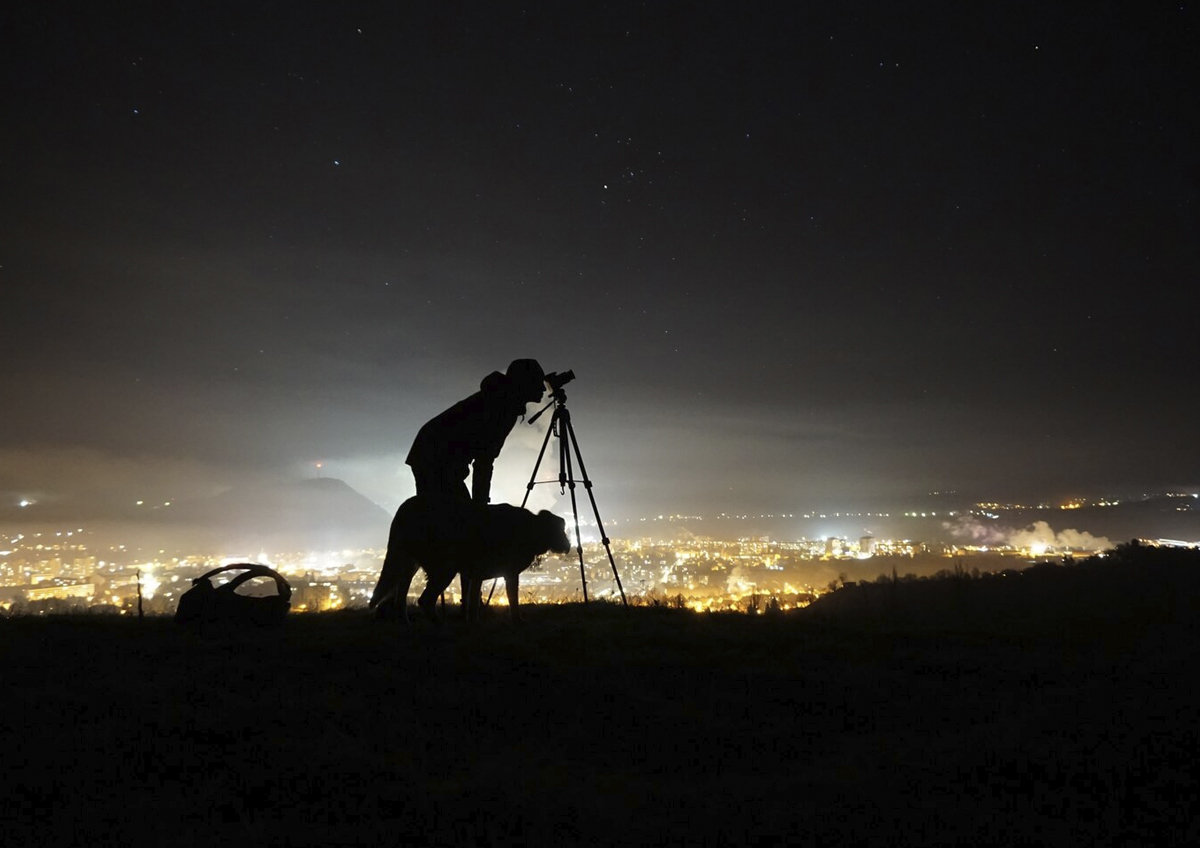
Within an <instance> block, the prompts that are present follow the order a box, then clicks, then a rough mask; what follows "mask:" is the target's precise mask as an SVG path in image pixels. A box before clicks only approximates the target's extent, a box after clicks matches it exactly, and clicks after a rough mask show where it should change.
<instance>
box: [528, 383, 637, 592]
mask: <svg viewBox="0 0 1200 848" xmlns="http://www.w3.org/2000/svg"><path fill="white" fill-rule="evenodd" d="M567 373H568V374H569V375H570V377H574V374H571V373H570V372H567ZM568 379H569V378H568ZM564 382H565V381H564ZM552 396H553V400H551V401H550V403H548V404H546V405H545V406H544V407H542V408H541V409H540V410H539V411H538V412H537V413H536V414H534V415H533V416H532V417H531V418H530V419H529V423H530V424H533V423H534V422H535V421H537V420H538V419H539V418H541V416H542V413H543V412H545V411H546V410H547V409H549V408H550V407H551V406H553V407H554V413H553V415H551V416H550V429H548V430H547V431H546V438H545V439H543V440H542V449H541V450H540V451H538V458H537V462H535V463H534V464H533V473H532V474H530V475H529V484H528V485H527V486H526V487H525V497H524V498H523V499H522V500H521V506H522V507H524V506H525V504H526V502H528V500H529V495H530V493H532V492H533V487H534V486H535V485H536V484H537V483H538V482H542V483H553V482H555V481H553V480H541V481H538V480H537V473H538V468H539V467H540V466H541V464H542V457H544V456H545V455H546V446H547V445H548V444H550V437H551V436H554V437H556V438H557V439H558V481H557V482H558V485H559V487H560V488H561V489H562V491H563V492H566V491H567V489H570V490H571V512H573V513H574V515H575V550H576V551H577V552H578V554H579V579H580V581H581V582H582V583H583V602H584V603H585V604H586V603H587V602H588V587H587V574H586V573H585V570H584V566H583V541H582V539H581V538H580V534H579V505H578V503H576V500H575V482H576V481H575V474H574V466H573V465H572V464H571V454H572V452H574V454H575V461H576V462H578V463H579V475H580V477H582V478H583V487H584V488H585V489H587V493H588V498H589V499H590V500H591V502H592V512H593V513H595V515H596V526H597V527H598V528H600V540H601V541H602V542H604V550H605V551H606V552H607V553H608V564H609V565H610V566H612V573H613V577H615V578H616V580H617V590H618V591H619V592H620V593H621V603H622V604H623V605H625V606H629V601H628V600H626V598H625V588H624V587H623V586H622V585H621V575H620V574H618V573H617V563H616V561H615V560H614V559H613V554H612V548H611V547H610V546H609V539H608V534H607V533H606V532H604V523H603V522H601V521H600V509H599V507H597V506H596V496H595V495H594V494H592V481H591V480H590V479H588V475H587V469H586V468H585V467H584V465H583V454H581V453H580V452H579V440H578V439H576V438H575V428H574V427H573V426H571V410H569V409H567V395H566V392H564V391H563V390H562V386H561V385H559V386H558V387H556V388H554V389H553V395H552Z"/></svg>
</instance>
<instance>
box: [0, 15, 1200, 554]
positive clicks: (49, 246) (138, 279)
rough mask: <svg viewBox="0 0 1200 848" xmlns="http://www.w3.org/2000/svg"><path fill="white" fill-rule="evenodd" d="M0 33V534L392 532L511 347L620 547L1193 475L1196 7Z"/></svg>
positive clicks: (27, 25)
mask: <svg viewBox="0 0 1200 848" xmlns="http://www.w3.org/2000/svg"><path fill="white" fill-rule="evenodd" d="M3 14H4V26H3V31H4V33H5V50H4V51H3V56H2V57H0V62H2V63H3V69H4V79H5V81H6V83H5V87H6V95H5V99H6V102H7V104H8V115H9V116H10V120H9V121H7V122H6V129H5V131H4V132H3V133H0V161H3V163H4V165H5V167H4V169H3V175H2V177H0V180H2V183H0V185H2V186H3V189H2V197H3V223H4V226H3V235H2V236H0V281H2V285H3V291H4V293H5V294H4V298H5V309H4V310H3V316H2V317H0V356H3V360H4V363H5V367H4V368H3V369H2V370H0V392H2V394H3V397H4V398H5V412H4V426H3V428H2V429H0V495H2V498H0V500H2V502H0V523H8V524H11V523H13V522H27V521H39V520H40V521H48V522H56V521H78V522H83V523H87V522H92V521H98V520H102V519H115V518H122V519H124V518H128V517H129V516H130V514H131V511H132V510H133V507H134V506H135V505H137V502H138V501H142V502H143V503H142V504H141V505H142V506H145V505H154V506H156V507H157V506H160V505H162V504H166V503H168V502H186V501H189V500H195V499H201V498H204V497H208V496H212V495H215V494H218V493H220V492H222V491H225V490H229V489H238V488H245V487H250V488H253V487H255V486H259V485H265V484H268V483H269V484H272V485H274V484H276V483H278V482H280V481H284V482H286V481H291V480H302V479H308V478H315V477H317V476H318V475H320V476H324V477H330V478H335V479H340V480H344V481H346V482H347V483H348V484H349V485H350V486H352V487H353V488H355V489H356V490H358V491H360V492H362V493H363V494H364V495H365V496H366V497H367V498H369V499H370V500H372V501H374V502H375V503H377V504H380V505H381V506H382V507H383V508H384V509H385V510H391V509H392V508H394V507H395V505H396V504H397V503H399V502H400V501H401V500H402V499H403V498H405V497H407V496H408V495H410V494H411V493H412V491H413V488H412V480H411V476H410V474H409V471H408V469H407V468H406V467H405V465H404V462H403V460H404V456H405V454H406V452H407V450H408V447H409V445H410V443H411V441H412V438H413V436H414V434H415V433H416V431H417V429H418V428H419V427H420V425H421V424H422V423H423V422H424V421H425V420H427V419H428V418H429V417H430V416H432V415H434V414H436V413H437V412H438V411H440V410H441V409H443V408H445V407H446V406H448V405H450V404H451V403H453V402H455V401H457V400H459V399H461V398H462V397H465V396H466V395H468V394H470V393H471V392H472V391H474V390H476V388H477V387H478V384H479V381H480V380H481V379H482V378H483V377H484V376H485V375H486V374H488V373H489V372H490V371H492V370H496V369H501V370H502V369H503V368H504V366H505V365H506V364H507V363H508V362H509V361H510V360H511V359H514V358H517V357H536V358H537V359H538V360H539V361H540V362H541V363H542V364H543V365H544V366H545V367H546V369H547V370H566V369H573V370H574V371H575V373H576V375H577V379H576V381H575V382H573V383H572V384H570V385H569V386H568V387H567V394H568V395H569V398H570V405H571V409H572V411H573V413H574V419H575V425H576V429H577V431H578V436H579V440H580V445H581V448H582V450H583V453H584V456H585V458H586V460H587V462H588V471H589V472H590V475H591V477H592V478H593V479H594V481H595V483H596V492H597V496H598V498H599V500H600V503H601V506H602V508H603V509H604V510H605V512H606V513H607V514H609V515H613V516H617V517H621V518H626V519H632V518H636V517H638V516H652V515H658V514H663V513H682V514H704V515H708V516H711V515H717V514H720V513H722V512H739V511H745V512H754V513H778V512H792V511H797V512H799V511H803V510H804V509H812V508H818V507H820V508H830V509H834V508H836V509H860V508H882V507H886V508H890V509H903V508H904V505H905V504H906V503H907V502H908V501H909V500H911V499H912V498H914V497H924V496H927V495H928V493H930V492H945V491H955V492H959V493H962V498H963V500H964V501H965V502H968V503H969V502H971V501H972V500H1016V499H1033V500H1040V499H1050V500H1056V502H1057V500H1061V499H1065V498H1069V497H1073V496H1088V497H1092V498H1100V497H1102V496H1105V495H1111V496H1123V495H1127V494H1131V493H1154V492H1167V491H1174V492H1184V493H1188V492H1195V491H1196V489H1197V486H1198V485H1200V476H1198V474H1197V469H1198V468H1200V462H1198V460H1200V453H1198V452H1200V447H1198V442H1197V440H1196V439H1195V438H1194V437H1193V436H1192V435H1191V433H1190V422H1191V417H1192V415H1193V413H1194V410H1193V409H1192V406H1193V401H1192V399H1191V396H1190V392H1189V387H1190V384H1191V382H1192V381H1191V380H1190V378H1189V375H1188V372H1187V370H1186V369H1188V368H1189V367H1190V363H1191V356H1190V347H1189V343H1190V341H1191V339H1192V338H1193V337H1194V322H1195V318H1194V316H1195V311H1196V310H1195V307H1196V305H1197V304H1196V291H1197V288H1196V285H1195V283H1196V272H1197V268H1198V264H1200V263H1198V261H1197V260H1198V256H1197V241H1196V238H1195V233H1196V232H1200V221H1198V220H1197V209H1196V186H1197V184H1198V181H1197V174H1196V166H1195V156H1194V153H1193V148H1194V143H1193V142H1194V138H1195V120H1196V117H1195V116H1196V109H1195V103H1194V93H1193V92H1192V90H1191V88H1190V84H1188V83H1186V79H1188V78H1190V74H1188V73H1187V70H1188V69H1189V68H1190V64H1191V62H1190V61H1189V60H1188V59H1187V58H1186V57H1187V55H1188V51H1190V49H1191V46H1192V45H1193V44H1194V43H1195V36H1196V23H1195V11H1194V10H1193V9H1191V8H1190V7H1186V6H1183V7H1181V6H1178V5H1148V6H1140V7H1137V8H1133V7H1129V6H1122V5H1120V4H1111V5H1110V4H1100V5H1093V6H1089V7H1087V8H1086V9H1081V10H1080V11H1078V12H1076V11H1071V10H1068V9H1066V8H1065V7H1064V8H1051V7H1045V6H1044V5H1017V6H1012V5H1002V6H993V5H984V6H981V5H978V4H970V5H963V4H934V5H925V6H922V7H921V8H920V9H919V10H913V9H911V8H901V7H895V6H891V5H888V4H852V5H849V6H846V5H837V6H818V5H813V4H792V3H755V4H717V3H699V4H657V3H655V4H638V3H615V4H613V3H609V4H605V5H604V6H602V7H601V6H596V7H588V8H583V9H581V8H577V7H576V6H566V5H561V4H546V5H541V4H533V5H526V6H524V7H522V8H518V7H514V6H510V5H508V4H421V5H417V6H412V5H407V4H401V5H397V6H396V7H394V8H379V7H376V6H373V5H366V6H355V7H351V8H345V7H342V6H339V5H333V4H316V3H289V4H282V5H267V6H261V7H259V6H256V7H253V8H249V7H245V6H231V7H221V6H219V5H218V6H216V7H214V6H211V5H205V6H191V5H170V4H168V5H160V6H152V7H147V8H138V9H136V10H134V9H125V8H120V9H118V8H101V7H96V8H91V7H83V6H81V7H78V8H75V7H63V8H61V9H60V8H55V7H54V6H52V5H44V4H36V5H32V6H26V7H22V8H20V9H17V10H9V11H6V12H4V13H3ZM531 411H532V407H531ZM541 439H542V432H540V431H539V428H538V427H536V426H535V427H527V426H524V425H520V424H519V425H518V427H517V429H516V430H515V431H514V433H513V434H512V436H511V437H510V438H509V440H508V443H507V445H506V447H505V450H504V453H503V454H502V456H501V460H500V463H499V465H498V473H497V479H496V484H495V485H494V487H493V497H494V499H495V500H508V501H512V502H519V501H520V498H521V496H522V495H523V494H524V485H525V483H526V482H527V480H528V476H529V473H530V471H531V469H532V465H533V462H534V459H535V457H536V451H537V448H538V446H539V445H540V443H541ZM318 464H320V467H319V468H318ZM539 494H540V492H539ZM547 497H548V495H547ZM1054 529H1055V530H1056V531H1058V530H1061V529H1063V526H1061V525H1060V526H1056V527H1054ZM1079 529H1080V530H1081V531H1088V530H1090V529H1093V528H1087V527H1081V528H1079ZM1096 532H1097V533H1100V532H1103V531H1102V530H1096Z"/></svg>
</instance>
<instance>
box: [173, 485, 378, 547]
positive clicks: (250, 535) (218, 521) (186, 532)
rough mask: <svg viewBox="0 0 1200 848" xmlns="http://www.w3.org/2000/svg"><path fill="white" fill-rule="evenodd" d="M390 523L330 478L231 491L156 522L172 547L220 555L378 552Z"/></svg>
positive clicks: (178, 508)
mask: <svg viewBox="0 0 1200 848" xmlns="http://www.w3.org/2000/svg"><path fill="white" fill-rule="evenodd" d="M390 520H391V516H390V515H389V514H388V513H387V512H386V511H385V510H384V509H383V508H382V507H380V506H379V505H378V504H375V503H373V502H372V501H370V500H368V499H367V498H366V497H364V496H363V495H361V494H360V493H358V492H357V491H355V490H354V489H352V488H351V487H350V486H348V485H347V484H346V483H344V482H343V481H341V480H336V479H333V478H329V477H325V478H318V479H313V480H302V481H299V482H294V483H285V484H280V485H274V486H262V487H254V488H238V489H230V490H229V491H226V492H223V493H221V494H219V495H216V496H214V497H211V498H206V499H203V500H199V501H192V502H190V503H187V502H180V503H177V504H176V505H174V506H173V507H172V508H171V510H169V511H168V510H163V511H161V512H159V513H158V516H157V522H159V523H161V525H164V526H163V527H162V529H167V526H165V525H169V529H170V530H171V531H172V532H171V536H172V541H173V543H175V544H183V543H185V542H186V543H187V544H190V545H200V546H202V547H204V548H209V549H211V548H214V547H215V548H216V549H220V550H224V551H231V550H246V551H249V550H259V549H267V550H337V549H340V548H363V547H375V548H379V547H383V546H384V545H385V544H386V543H387V532H388V524H389V522H390Z"/></svg>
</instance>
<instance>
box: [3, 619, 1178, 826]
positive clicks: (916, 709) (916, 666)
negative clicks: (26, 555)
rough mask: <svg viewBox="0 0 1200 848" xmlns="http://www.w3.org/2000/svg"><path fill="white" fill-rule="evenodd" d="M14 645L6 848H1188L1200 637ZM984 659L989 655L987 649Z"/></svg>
mask: <svg viewBox="0 0 1200 848" xmlns="http://www.w3.org/2000/svg"><path fill="white" fill-rule="evenodd" d="M527 618H528V621H527V623H526V625H525V626H524V627H522V628H519V629H516V628H513V627H511V626H510V625H509V624H508V622H507V620H506V619H504V618H498V617H494V618H492V619H491V620H488V621H484V622H482V623H481V624H480V625H479V626H478V627H477V628H475V629H473V630H466V629H464V628H463V627H461V626H459V625H458V624H456V623H451V624H449V625H447V626H445V627H443V628H442V629H440V630H433V629H432V628H429V627H428V626H419V627H417V628H415V629H414V631H412V632H410V633H402V632H400V631H399V630H398V629H397V627H396V626H395V625H382V624H377V623H376V622H374V621H373V620H372V619H371V618H369V617H368V616H367V615H366V614H364V613H355V612H350V613H345V614H325V615H310V616H293V617H292V618H291V619H289V620H288V622H287V624H286V626H285V627H283V628H282V629H279V630H259V629H249V630H242V629H217V628H214V629H209V630H206V631H203V632H192V631H189V630H186V629H182V628H180V627H177V626H175V625H174V624H173V623H172V622H171V621H169V620H165V619H146V620H143V621H138V620H130V619H121V618H109V617H87V616H79V617H63V618H13V619H7V620H0V669H2V673H3V716H4V722H3V730H2V736H0V756H2V758H3V775H4V777H3V782H2V783H0V798H2V799H3V801H2V803H3V810H4V816H3V826H2V832H3V834H4V843H5V844H7V845H14V846H16V845H32V844H47V845H88V846H95V845H103V844H159V845H172V846H186V845H211V844H217V843H229V844H260V845H283V844H288V845H354V844H384V843H386V844H393V845H409V844H413V845H416V844H432V845H501V844H513V845H560V846H561V845H575V844H584V845H599V844H612V843H615V842H622V843H626V844H638V845H665V844H687V845H714V846H715V845H729V844H771V843H772V842H774V841H776V840H778V839H780V838H782V839H786V840H787V841H788V842H798V843H802V844H814V845H815V844H832V843H834V842H839V843H857V844H881V845H883V844H887V845H927V844H938V843H941V844H948V843H958V844H971V843H976V844H1060V845H1098V844H1104V845H1108V844H1127V845H1129V844H1145V845H1166V844H1182V843H1184V842H1185V841H1188V840H1189V839H1190V840H1191V841H1193V843H1194V842H1195V840H1196V839H1197V837H1200V830H1198V829H1197V825H1196V821H1197V814H1196V809H1197V806H1196V805H1197V780H1196V762H1197V757H1198V755H1200V745H1198V741H1197V718H1196V703H1195V701H1193V700H1192V697H1191V692H1190V687H1189V686H1188V683H1189V678H1191V677H1192V676H1193V675H1194V669H1195V668H1196V660H1197V656H1196V655H1197V648H1196V642H1195V636H1196V631H1195V630H1194V629H1193V628H1192V627H1190V626H1187V625H1181V624H1180V623H1178V622H1174V623H1171V624H1169V625H1161V624H1156V623H1154V622H1146V623H1145V625H1144V626H1137V627H1129V626H1123V627H1121V628H1117V629H1116V630H1112V629H1108V628H1106V627H1105V626H1104V624H1103V622H1099V623H1097V624H1096V626H1095V627H1093V628H1091V629H1090V630H1085V631H1084V632H1075V633H1072V634H1070V635H1061V634H1060V635H1054V634H1053V633H1049V634H1047V633H1043V634H1042V635H1037V636H1033V635H1019V634H1017V635H1014V634H1012V633H1009V634H1007V635H989V634H987V633H981V632H978V631H979V630H980V628H974V630H975V631H976V632H973V633H972V634H971V635H962V634H960V635H955V633H954V632H941V633H939V632H927V629H926V631H924V632H920V633H919V634H918V633H917V632H916V631H907V632H906V631H904V630H903V629H900V630H897V629H896V628H888V627H871V628H861V627H857V628H856V627H847V626H845V625H844V623H843V624H842V625H835V624H830V623H829V621H827V620H826V621H814V620H813V617H812V616H806V615H803V614H793V615H777V616H755V617H751V616H746V615H722V616H700V615H695V614H692V613H689V612H684V611H675V610H666V609H659V608H634V609H627V610H626V609H621V608H618V607H612V606H607V605H597V604H592V605H591V606H589V607H586V608H584V607H579V606H574V607H572V606H567V607H553V608H531V609H529V610H528V616H527ZM983 629H985V630H986V628H983Z"/></svg>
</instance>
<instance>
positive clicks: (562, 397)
mask: <svg viewBox="0 0 1200 848" xmlns="http://www.w3.org/2000/svg"><path fill="white" fill-rule="evenodd" d="M574 379H575V372H574V371H563V372H561V373H559V372H557V371H551V372H550V373H549V374H547V375H546V377H545V382H546V385H547V386H548V387H549V388H550V402H549V403H548V404H546V405H545V406H543V407H542V408H541V409H539V410H538V411H537V412H535V413H534V414H533V415H532V416H530V418H529V421H528V423H530V424H533V423H534V422H536V421H537V420H538V419H539V418H541V417H542V413H543V412H545V411H546V410H547V409H549V408H550V407H552V406H555V405H558V406H563V405H564V404H565V403H566V402H567V393H566V392H564V391H563V386H565V385H566V384H567V383H569V382H571V381H572V380H574Z"/></svg>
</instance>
